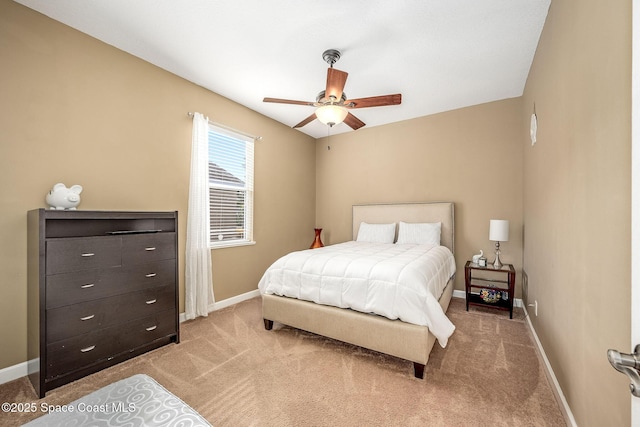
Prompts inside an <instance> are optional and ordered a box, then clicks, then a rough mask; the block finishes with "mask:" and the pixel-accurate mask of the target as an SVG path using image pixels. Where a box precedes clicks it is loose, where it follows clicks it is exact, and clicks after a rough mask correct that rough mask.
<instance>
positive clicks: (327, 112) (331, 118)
mask: <svg viewBox="0 0 640 427" xmlns="http://www.w3.org/2000/svg"><path fill="white" fill-rule="evenodd" d="M347 114H349V111H347V109H346V108H344V107H341V106H339V105H323V106H322V107H320V108H318V109H317V110H316V117H317V118H318V120H320V121H321V122H322V123H324V124H325V125H329V127H333V126H335V125H337V124H338V123H342V122H343V121H344V119H345V118H346V117H347Z"/></svg>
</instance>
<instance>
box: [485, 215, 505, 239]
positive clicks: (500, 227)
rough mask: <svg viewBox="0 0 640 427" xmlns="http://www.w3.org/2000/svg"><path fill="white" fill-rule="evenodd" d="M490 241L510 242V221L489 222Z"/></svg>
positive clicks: (493, 220) (495, 220)
mask: <svg viewBox="0 0 640 427" xmlns="http://www.w3.org/2000/svg"><path fill="white" fill-rule="evenodd" d="M489 240H491V241H494V242H508V241H509V221H507V220H506V219H492V220H490V221H489Z"/></svg>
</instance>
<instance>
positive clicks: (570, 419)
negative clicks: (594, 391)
mask: <svg viewBox="0 0 640 427" xmlns="http://www.w3.org/2000/svg"><path fill="white" fill-rule="evenodd" d="M522 309H523V310H524V312H525V315H526V319H527V324H528V325H529V330H530V331H531V335H532V336H533V339H534V341H535V343H536V347H537V349H538V352H539V354H540V356H541V357H542V360H543V361H544V366H545V370H546V374H547V378H548V379H549V381H550V382H551V388H552V389H553V392H554V394H555V395H556V398H557V399H558V400H559V401H560V402H559V403H560V411H561V412H562V413H563V415H564V417H565V421H566V422H567V423H568V424H569V425H570V426H573V427H577V426H578V424H577V423H576V419H575V418H574V416H573V412H571V408H570V407H569V404H568V403H567V399H566V398H565V397H564V393H563V392H562V389H561V388H560V383H558V378H556V374H555V373H554V372H553V368H551V363H549V359H548V358H547V355H546V353H545V352H544V348H543V347H542V343H541V342H540V340H539V339H538V334H536V330H535V328H534V327H533V324H532V323H531V318H530V317H529V313H528V312H527V308H526V307H522Z"/></svg>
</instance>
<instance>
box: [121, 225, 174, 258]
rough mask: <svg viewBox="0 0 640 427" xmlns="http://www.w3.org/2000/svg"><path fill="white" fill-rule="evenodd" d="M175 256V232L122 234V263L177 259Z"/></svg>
mask: <svg viewBox="0 0 640 427" xmlns="http://www.w3.org/2000/svg"><path fill="white" fill-rule="evenodd" d="M175 257H176V234H175V233H152V234H132V235H128V236H122V263H123V264H124V265H130V264H141V263H146V262H151V261H158V260H163V259H175Z"/></svg>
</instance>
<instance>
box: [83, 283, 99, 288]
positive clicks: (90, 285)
mask: <svg viewBox="0 0 640 427" xmlns="http://www.w3.org/2000/svg"><path fill="white" fill-rule="evenodd" d="M94 286H95V284H93V283H87V284H86V285H82V286H80V287H81V288H82V289H87V288H93V287H94Z"/></svg>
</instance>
